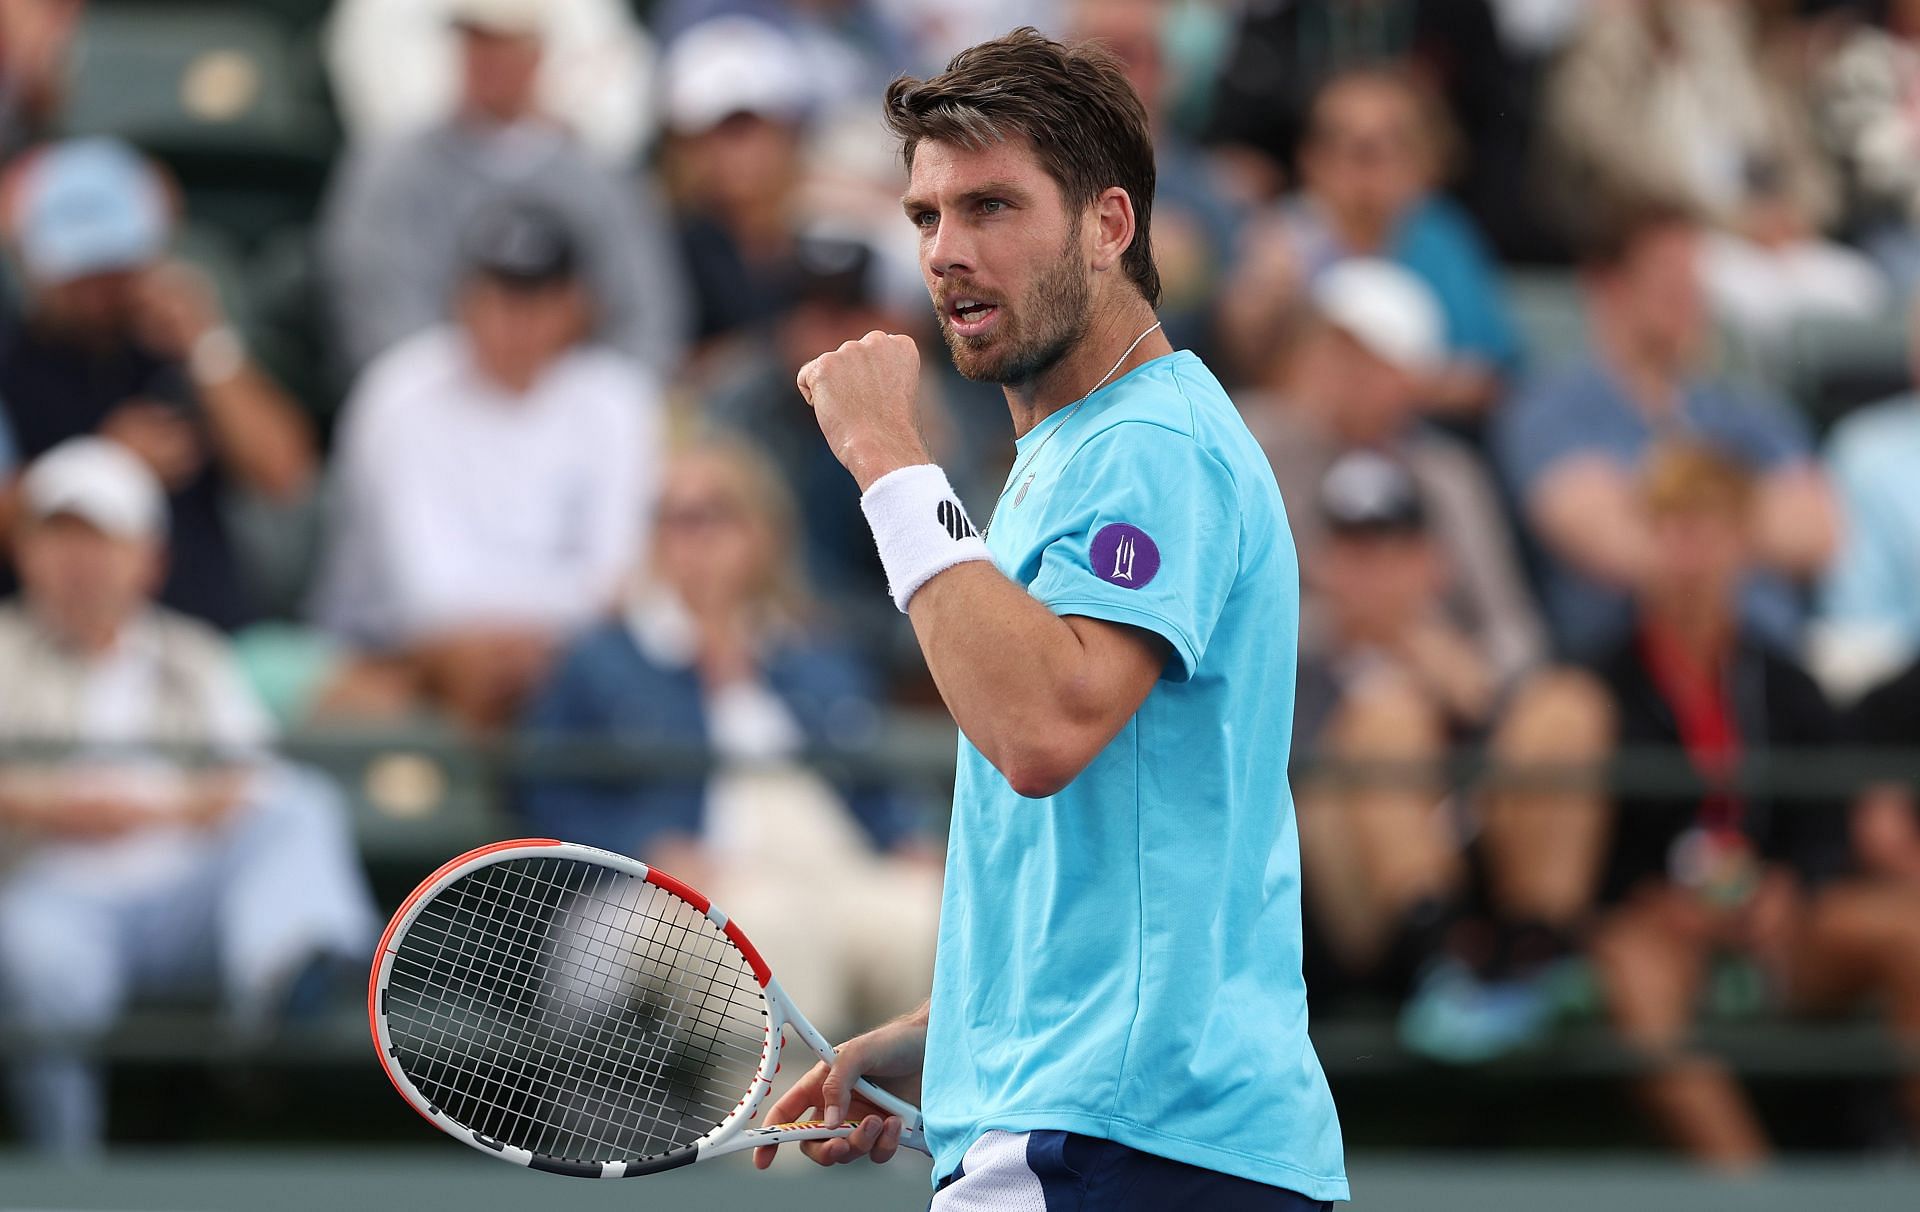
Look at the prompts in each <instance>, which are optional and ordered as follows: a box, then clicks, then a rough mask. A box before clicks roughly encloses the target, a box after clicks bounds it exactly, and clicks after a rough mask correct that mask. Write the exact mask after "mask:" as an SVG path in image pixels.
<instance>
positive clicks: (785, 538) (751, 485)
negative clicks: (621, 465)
mask: <svg viewBox="0 0 1920 1212" xmlns="http://www.w3.org/2000/svg"><path fill="white" fill-rule="evenodd" d="M688 462H706V463H711V464H712V465H713V466H715V467H717V468H718V469H719V471H720V475H721V478H722V480H723V481H724V482H725V485H726V487H725V489H724V491H725V492H726V493H727V494H728V495H729V496H730V497H731V498H732V503H733V504H734V505H736V506H738V507H739V508H741V509H743V510H745V511H746V513H747V515H748V517H749V518H750V519H751V524H752V525H754V526H756V527H758V528H759V529H760V530H761V531H762V532H763V533H764V534H765V536H766V538H767V540H768V547H769V549H770V551H771V553H772V558H771V559H770V561H769V562H768V564H767V566H766V567H765V568H764V569H762V570H761V572H762V575H761V577H760V580H759V583H758V584H757V585H756V586H755V590H756V592H757V600H756V601H755V602H754V605H755V606H757V607H760V608H762V612H763V613H762V616H761V617H762V618H763V619H785V620H788V621H795V620H804V619H806V618H807V617H808V616H809V615H810V614H811V611H812V607H813V599H812V594H811V592H810V590H809V587H808V584H807V574H806V570H805V568H804V567H803V566H802V564H801V561H800V551H801V549H802V546H803V544H801V543H800V542H799V534H800V508H799V505H798V503H797V502H796V501H795V500H794V495H793V489H792V488H791V487H790V486H789V484H788V482H787V477H786V473H785V472H783V471H781V470H780V467H779V465H778V464H777V463H775V462H774V461H773V460H772V459H771V458H770V457H768V455H767V454H766V453H765V452H764V451H763V450H762V449H761V448H760V447H758V446H755V445H753V444H751V443H749V442H747V441H746V440H745V439H743V438H739V437H735V436H733V435H732V434H729V433H724V432H719V431H708V432H702V433H699V434H696V435H694V436H692V437H691V438H690V439H688V440H686V441H683V442H681V443H679V444H677V445H676V446H675V448H674V449H673V451H672V452H671V454H670V455H669V457H668V459H667V469H666V470H667V474H671V473H672V470H673V468H674V466H675V465H677V464H680V463H688Z"/></svg>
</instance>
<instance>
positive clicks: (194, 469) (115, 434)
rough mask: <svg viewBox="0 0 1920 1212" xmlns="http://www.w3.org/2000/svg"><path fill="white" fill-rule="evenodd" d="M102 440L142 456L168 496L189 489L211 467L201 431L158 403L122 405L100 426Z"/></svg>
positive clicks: (136, 400) (129, 401) (170, 406)
mask: <svg viewBox="0 0 1920 1212" xmlns="http://www.w3.org/2000/svg"><path fill="white" fill-rule="evenodd" d="M100 436H101V437H103V438H109V439H111V440H113V441H115V442H118V443H120V445H122V446H124V447H126V448H127V449H128V450H131V451H132V452H133V453H134V454H136V455H138V456H139V457H140V461H141V462H143V463H145V464H146V465H147V466H148V467H149V468H151V469H152V471H153V474H154V475H155V476H157V477H158V478H159V480H160V483H162V484H163V485H165V486H166V489H167V491H168V492H179V491H180V490H181V489H183V488H185V487H186V486H187V485H188V484H190V483H192V482H193V479H194V477H195V476H197V475H199V474H200V472H201V470H202V469H203V468H205V467H206V465H207V459H208V451H207V444H206V442H205V441H204V440H203V439H202V437H201V434H200V429H199V427H198V426H196V425H195V424H194V423H193V422H192V421H191V420H189V419H188V418H187V416H186V415H185V414H184V413H182V412H181V411H180V410H179V409H178V408H175V407H173V406H172V405H171V404H162V403H160V402H159V401H157V400H147V399H133V400H128V401H127V402H126V403H125V404H122V405H120V406H119V407H118V408H116V409H114V410H113V411H112V412H110V413H108V414H107V418H106V420H104V421H102V422H101V423H100Z"/></svg>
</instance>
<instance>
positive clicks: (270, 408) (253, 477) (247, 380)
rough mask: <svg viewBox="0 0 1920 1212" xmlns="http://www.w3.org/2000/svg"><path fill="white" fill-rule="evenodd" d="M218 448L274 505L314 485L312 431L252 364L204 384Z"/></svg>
mask: <svg viewBox="0 0 1920 1212" xmlns="http://www.w3.org/2000/svg"><path fill="white" fill-rule="evenodd" d="M200 398H201V403H202V404H203V405H204V406H205V408H206V413H207V418H208V420H209V422H210V426H209V428H210V429H211V430H212V434H213V442H214V446H215V448H216V449H217V450H218V452H219V454H220V458H221V460H222V461H223V462H224V463H226V464H227V466H228V467H229V468H231V469H232V471H233V473H234V475H235V477H236V478H237V479H239V480H240V481H241V482H242V483H243V484H245V485H246V486H247V487H248V488H251V489H252V490H254V491H255V492H257V493H259V494H261V495H262V496H265V497H268V498H269V499H271V500H275V501H282V502H286V501H295V500H298V499H299V498H300V496H301V494H303V493H305V492H306V491H307V489H308V487H310V486H311V485H312V483H313V477H314V470H315V465H316V462H315V456H314V443H313V429H312V426H311V425H309V424H308V423H307V421H306V418H305V417H304V416H302V415H301V413H300V410H299V406H298V405H296V404H295V403H294V402H293V401H292V400H291V399H290V398H288V396H287V395H286V393H285V392H283V391H281V390H280V387H279V385H278V384H276V383H274V382H273V381H272V380H271V379H269V378H267V377H266V376H265V374H263V373H262V372H261V371H259V370H257V369H255V368H254V367H253V366H251V365H247V366H243V367H242V368H241V369H240V370H238V371H236V372H234V373H233V374H232V375H231V376H230V377H228V378H225V379H223V380H221V381H220V382H218V383H211V384H202V385H201V389H200Z"/></svg>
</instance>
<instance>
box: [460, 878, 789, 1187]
mask: <svg viewBox="0 0 1920 1212" xmlns="http://www.w3.org/2000/svg"><path fill="white" fill-rule="evenodd" d="M603 883H604V881H603ZM635 883H636V886H641V885H638V882H637V881H636V882H635ZM589 891H590V892H591V893H593V894H595V895H598V894H599V893H600V892H601V891H602V890H601V889H590V890H589ZM661 895H664V894H661ZM687 913H693V911H692V910H691V908H690V907H688V909H687ZM488 916H489V917H490V918H491V923H490V924H491V925H492V926H493V927H494V928H496V929H497V928H498V925H499V922H498V918H497V915H493V914H489V915H488ZM694 916H695V917H696V918H697V919H698V920H699V921H700V922H702V923H704V918H702V917H699V915H697V914H694ZM595 917H596V919H597V923H596V924H597V925H598V926H599V927H600V928H599V929H594V930H589V932H588V934H589V939H590V941H592V940H595V939H599V940H604V939H605V936H606V935H607V931H606V929H605V927H606V926H607V925H608V924H609V923H608V922H607V921H606V920H605V914H597V915H595ZM663 939H664V940H665V941H671V939H672V936H671V935H666V936H661V935H658V934H656V935H655V936H654V941H662V940H663ZM636 941H641V940H637V939H633V940H624V941H623V946H626V947H631V946H633V944H634V942H636ZM710 949H711V948H709V950H710ZM682 950H683V951H684V948H682ZM576 959H577V957H576ZM591 961H592V962H591V963H590V964H589V965H587V966H588V967H589V968H590V969H591V970H592V971H593V973H595V974H597V976H599V977H604V976H605V975H606V971H607V970H606V964H605V962H604V961H605V956H604V955H602V954H600V953H591ZM493 963H494V965H495V971H494V972H492V973H489V975H494V976H496V977H497V975H498V972H497V964H498V960H497V959H495V960H494V961H493ZM486 967H487V965H485V964H483V965H482V968H483V969H485V968H486ZM523 967H524V966H523ZM542 967H543V966H541V965H535V966H534V967H533V968H532V970H531V975H532V976H533V978H534V979H536V980H538V979H550V974H549V973H545V972H543V971H542ZM616 975H620V974H616ZM576 983H577V981H576ZM469 984H471V982H469ZM563 992H571V993H573V994H575V995H577V994H578V993H579V992H580V991H579V990H577V989H576V990H571V991H565V990H563ZM659 992H660V991H659V990H657V989H656V990H655V991H654V994H655V998H656V999H657V998H658V996H659ZM701 992H702V993H703V994H704V995H705V999H706V1000H707V1001H708V1002H711V995H712V990H711V989H707V990H703V991H701ZM595 1003H597V1004H595ZM607 1006H608V1003H607V1002H606V1001H605V1000H604V999H597V998H591V997H590V998H587V999H585V1000H584V1001H580V1000H574V1001H562V1002H561V1003H560V1004H559V1005H558V1006H557V1007H556V1008H557V1010H558V1012H559V1013H558V1017H559V1020H560V1022H561V1025H562V1026H563V1028H564V1029H563V1032H562V1034H563V1036H571V1037H572V1038H570V1039H568V1038H563V1039H562V1040H560V1041H559V1047H560V1048H561V1050H562V1051H564V1050H565V1049H566V1048H569V1047H571V1048H575V1049H577V1051H576V1052H575V1053H574V1055H573V1058H572V1059H573V1061H574V1065H573V1068H574V1071H575V1072H574V1074H573V1076H574V1077H575V1079H576V1080H574V1081H572V1082H571V1083H569V1084H570V1085H571V1086H572V1087H573V1088H574V1089H573V1090H572V1097H571V1099H569V1100H563V1101H562V1102H560V1103H559V1104H558V1106H559V1109H560V1110H561V1111H562V1112H563V1113H570V1114H567V1115H566V1121H571V1122H566V1121H563V1122H561V1123H552V1122H550V1123H549V1124H548V1125H547V1128H546V1129H545V1130H544V1132H543V1134H542V1139H540V1140H536V1141H535V1142H534V1147H535V1148H536V1150H538V1151H542V1152H549V1151H554V1150H556V1149H558V1150H560V1151H564V1152H569V1153H571V1152H573V1151H574V1150H568V1149H566V1147H565V1142H564V1141H557V1140H556V1139H555V1138H556V1136H557V1135H559V1134H560V1133H561V1132H564V1131H565V1130H566V1129H567V1128H572V1129H573V1130H574V1131H575V1132H576V1133H577V1134H579V1135H581V1136H583V1137H584V1138H586V1140H587V1143H593V1144H599V1145H600V1146H602V1147H606V1148H610V1149H612V1150H613V1151H615V1152H617V1153H621V1154H623V1155H625V1154H627V1153H628V1152H630V1150H628V1149H623V1148H622V1146H626V1145H630V1144H631V1141H630V1140H626V1139H609V1138H608V1137H607V1135H606V1134H604V1133H601V1132H597V1131H595V1130H594V1129H593V1128H592V1127H591V1126H587V1125H585V1124H582V1123H581V1122H580V1121H583V1120H584V1121H591V1120H592V1119H594V1118H595V1117H605V1116H608V1115H609V1114H610V1113H611V1112H613V1111H615V1110H616V1109H619V1108H620V1105H621V1103H622V1102H623V1101H624V1099H625V1098H626V1097H631V1096H632V1095H634V1094H635V1093H636V1090H635V1089H634V1087H635V1082H634V1081H633V1080H632V1079H628V1080H626V1081H621V1080H619V1079H618V1078H616V1077H615V1074H616V1072H618V1070H617V1068H616V1063H615V1062H616V1060H617V1058H618V1056H619V1054H620V1053H621V1052H622V1051H623V1050H630V1048H631V1045H632V1043H633V1042H634V1041H633V1039H632V1037H631V1033H626V1034H625V1036H624V1037H609V1036H608V1034H607V1028H608V1027H609V1025H610V1024H609V1023H608V1022H607V1021H606V1019H605V1017H604V1016H605V1015H606V1013H607ZM616 1009H617V1008H616ZM666 1009H667V1011H668V1013H669V1014H675V1013H676V1011H675V1010H674V1008H673V1007H672V1005H671V1004H670V1003H669V1004H668V1005H667V1006H666ZM583 1012H585V1013H587V1014H593V1015H598V1016H600V1018H601V1021H600V1022H598V1023H590V1022H586V1021H583V1019H582V1013H583ZM678 1015H679V1017H681V1018H684V1012H678ZM515 1025H518V1024H515ZM612 1025H613V1026H614V1027H616V1028H617V1027H618V1023H617V1022H615V1023H614V1024H612ZM488 1034H490V1035H492V1036H493V1038H491V1039H489V1040H484V1041H483V1043H484V1044H487V1045H491V1046H494V1047H498V1046H500V1044H501V1043H502V1042H503V1040H502V1038H501V1036H500V1034H499V1033H497V1032H489V1033H488ZM595 1036H598V1037H599V1038H598V1039H597V1040H596V1039H595V1038H594V1037H595ZM504 1042H506V1043H508V1044H513V1043H524V1041H515V1040H513V1039H512V1038H511V1032H509V1033H507V1038H506V1040H505V1041H504ZM533 1046H534V1050H535V1051H536V1053H537V1056H536V1057H535V1060H536V1062H537V1063H539V1064H542V1065H548V1066H555V1062H556V1061H557V1060H558V1059H559V1058H558V1057H557V1056H556V1055H555V1053H554V1051H553V1049H551V1048H548V1047H543V1046H541V1045H540V1043H539V1042H537V1041H536V1042H535V1043H534V1045H533ZM755 1048H756V1051H755V1055H754V1056H753V1057H749V1058H744V1059H745V1060H747V1061H748V1062H752V1061H757V1041H756V1044H755ZM656 1051H657V1049H656ZM742 1051H743V1052H744V1051H746V1049H742ZM437 1059H439V1060H441V1061H442V1063H443V1064H445V1063H447V1060H448V1058H446V1057H444V1056H443V1057H440V1058H437ZM644 1059H646V1058H643V1060H644ZM653 1059H655V1060H658V1059H659V1058H658V1057H657V1056H656V1057H655V1058H653ZM452 1067H453V1068H455V1069H456V1070H464V1071H465V1072H467V1073H468V1075H469V1076H475V1075H474V1074H473V1073H472V1071H471V1070H466V1069H465V1067H464V1066H461V1065H459V1064H458V1062H457V1061H456V1062H453V1065H452ZM555 1067H558V1066H555ZM440 1076H441V1077H442V1079H443V1080H444V1079H445V1076H446V1075H445V1074H444V1073H442V1074H441V1075H440ZM477 1076H479V1077H481V1078H483V1079H486V1078H497V1077H498V1074H497V1073H492V1072H482V1073H480V1074H478V1075H477ZM563 1076H565V1075H563ZM582 1078H584V1080H580V1079H582ZM595 1082H600V1083H607V1084H609V1085H610V1086H612V1087H617V1088H615V1089H610V1090H607V1091H602V1090H600V1089H598V1088H597V1087H596V1086H595V1084H594V1083H595ZM516 1088H517V1089H519V1090H521V1091H523V1092H524V1091H525V1090H526V1085H525V1083H524V1082H522V1083H516ZM639 1093H641V1094H642V1095H644V1094H645V1093H646V1091H644V1090H642V1091H639ZM732 1093H733V1092H732V1091H731V1090H729V1091H727V1095H728V1096H731V1094H732ZM550 1101H551V1100H550ZM724 1102H725V1099H719V1100H712V1101H710V1102H709V1103H708V1107H709V1115H710V1117H711V1118H714V1119H717V1118H718V1117H719V1116H721V1115H723V1114H724V1113H725V1110H727V1109H728V1107H727V1106H724V1105H722V1104H723V1103H724ZM569 1103H570V1104H571V1105H568V1104H569ZM506 1110H508V1108H507V1107H505V1106H502V1105H500V1104H499V1103H498V1102H497V1101H496V1104H495V1105H494V1106H493V1107H491V1108H490V1109H489V1114H488V1118H485V1119H483V1120H481V1122H479V1123H477V1124H472V1123H470V1126H473V1127H476V1128H478V1129H479V1130H481V1131H483V1132H485V1133H487V1134H488V1135H492V1136H495V1137H496V1139H504V1138H505V1137H506V1136H507V1135H509V1133H507V1132H505V1131H502V1129H501V1128H500V1126H499V1121H500V1119H501V1118H502V1112H504V1111H506ZM641 1110H642V1111H649V1112H658V1111H660V1110H661V1108H660V1107H657V1106H652V1105H647V1106H643V1107H642V1108H641ZM549 1118H550V1119H560V1117H559V1116H552V1117H549ZM643 1118H652V1119H655V1120H659V1119H661V1118H662V1117H661V1116H659V1115H658V1114H654V1115H652V1116H643ZM643 1126H646V1125H643ZM652 1126H653V1127H654V1128H655V1129H656V1130H657V1129H658V1128H659V1126H660V1125H659V1124H658V1123H657V1122H656V1123H655V1124H653V1125H652Z"/></svg>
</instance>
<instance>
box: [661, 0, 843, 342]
mask: <svg viewBox="0 0 1920 1212" xmlns="http://www.w3.org/2000/svg"><path fill="white" fill-rule="evenodd" d="M666 75H667V123H668V126H669V127H670V128H671V130H672V132H673V138H672V140H671V142H670V144H669V148H668V159H667V163H668V173H669V176H670V177H671V179H672V180H673V182H674V195H675V206H676V211H677V213H678V219H677V227H678V237H679V242H680V251H681V256H682V258H683V260H684V262H685V265H686V272H687V277H688V280H689V282H690V283H691V284H692V287H693V297H694V300H695V309H696V310H695V316H696V322H695V326H694V337H695V339H696V340H698V341H700V342H702V343H713V342H716V341H720V340H722V339H724V338H727V337H739V336H744V335H748V334H750V333H752V332H754V331H755V330H758V329H760V328H761V327H763V326H764V325H765V324H766V323H767V322H768V321H769V320H770V319H771V318H772V317H773V316H774V315H775V314H777V313H778V312H779V311H780V309H781V308H782V307H783V306H784V303H785V300H784V299H783V298H782V297H781V291H780V287H781V282H780V275H781V273H782V271H783V270H784V269H785V267H786V265H787V263H788V261H789V260H790V258H791V256H792V253H793V231H794V223H795V221H796V219H797V216H796V215H795V213H794V208H795V201H796V196H797V191H798V189H799V186H800V183H801V175H802V168H803V164H802V157H801V150H802V137H803V135H804V133H805V128H806V127H805V124H806V119H807V117H808V114H809V113H810V111H811V109H812V107H813V103H814V100H815V95H814V84H813V79H814V73H813V72H812V71H811V70H810V69H809V68H808V66H807V65H806V64H805V62H804V61H803V60H802V59H801V57H800V52H799V48H798V46H796V45H795V44H794V43H793V42H792V41H791V40H790V39H788V38H787V37H786V35H784V34H782V33H780V32H779V31H778V30H776V29H775V28H774V27H772V26H770V25H767V24H765V23H764V22H760V21H756V20H752V19H749V18H746V17H720V18H716V19H714V20H713V21H711V22H707V23H705V24H703V25H699V26H696V27H694V28H693V29H691V30H689V31H687V32H686V33H685V34H684V35H682V36H681V37H680V38H679V39H678V40H677V41H675V42H674V43H673V46H672V49H671V50H670V51H669V52H668V55H667V69H666Z"/></svg>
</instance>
